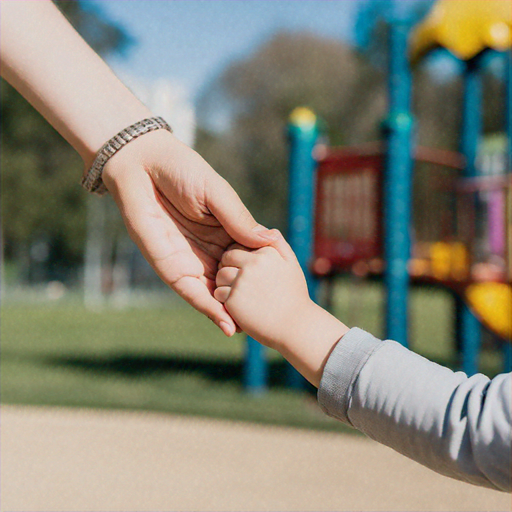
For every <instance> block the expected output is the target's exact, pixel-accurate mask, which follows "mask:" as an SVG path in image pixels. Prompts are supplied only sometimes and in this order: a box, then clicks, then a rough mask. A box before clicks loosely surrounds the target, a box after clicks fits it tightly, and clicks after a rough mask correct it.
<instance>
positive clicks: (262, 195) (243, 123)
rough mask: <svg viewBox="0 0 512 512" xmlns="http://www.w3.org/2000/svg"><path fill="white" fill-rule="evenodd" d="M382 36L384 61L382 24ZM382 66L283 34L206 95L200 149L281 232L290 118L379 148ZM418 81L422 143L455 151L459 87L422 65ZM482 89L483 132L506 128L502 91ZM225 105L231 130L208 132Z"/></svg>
mask: <svg viewBox="0 0 512 512" xmlns="http://www.w3.org/2000/svg"><path fill="white" fill-rule="evenodd" d="M376 37H378V38H379V39H380V43H379V47H380V51H381V52H382V53H383V55H385V53H386V46H387V43H386V41H387V27H386V26H385V24H383V25H382V26H381V27H380V29H379V30H378V31H377V36H376ZM380 62H381V60H379V59H377V62H374V61H371V60H370V59H369V58H368V57H367V54H366V53H358V51H357V50H356V49H355V48H353V47H351V46H349V45H347V44H344V43H342V42H340V41H339V40H332V39H325V38H322V37H319V36H314V35H311V34H308V33H289V32H284V33H280V34H277V35H276V36H274V37H273V38H272V39H271V40H270V41H268V42H267V43H265V44H263V45H262V46H261V47H260V48H259V49H257V50H256V51H255V52H254V54H252V55H250V56H249V57H247V58H246V59H244V60H240V61H238V62H235V63H234V64H232V65H231V66H229V67H228V68H227V69H226V70H224V71H223V72H222V73H221V75H220V76H219V77H218V78H217V80H215V81H214V82H213V83H212V84H211V85H210V86H209V88H208V89H207V90H206V91H205V93H204V95H203V98H202V102H201V108H200V111H201V112H202V113H203V122H202V126H203V129H202V130H200V131H199V133H198V136H197V149H198V151H199V153H201V154H202V155H203V156H204V157H205V158H206V159H207V160H208V161H209V162H210V164H211V165H212V166H213V167H214V168H215V169H216V170H217V171H218V172H220V173H221V174H223V175H224V176H225V177H226V178H227V179H228V180H229V181H230V182H231V183H232V184H233V186H234V187H235V188H236V189H237V190H238V191H239V192H240V194H241V196H242V198H243V199H244V200H245V202H246V204H247V205H248V207H249V208H250V210H251V211H252V212H253V214H254V215H255V216H256V218H257V219H258V220H259V221H260V222H262V223H264V224H266V225H268V226H277V227H279V228H281V229H283V228H285V227H286V200H287V185H288V183H287V140H286V125H287V121H288V118H289V115H290V113H291V112H292V110H293V109H294V108H295V107H297V106H308V107H310V108H311V109H312V110H313V111H314V112H315V113H316V114H317V115H318V116H319V118H320V119H321V124H322V126H323V128H324V131H325V133H326V135H327V137H328V139H329V141H330V144H331V145H353V144H361V143H365V142H368V141H374V140H379V139H381V138H382V133H381V127H382V121H383V120H384V119H385V117H386V115H387V111H386V109H387V84H386V69H385V66H383V65H382V64H381V63H380ZM413 75H414V76H413V82H414V86H413V113H414V116H415V131H416V142H417V143H419V144H422V145H426V146H432V147H437V148H442V149H451V150H454V151H456V150H458V149H459V137H460V128H461V118H462V114H461V112H462V110H461V109H462V86H461V80H460V78H459V79H457V78H453V79H451V80H445V81H440V80H437V79H436V77H435V76H433V75H432V73H431V72H429V71H428V70H427V69H426V68H425V66H420V67H418V68H416V69H414V70H413ZM484 85H485V87H484V91H485V94H484V106H485V108H484V111H483V130H484V132H489V131H496V130H500V129H503V128H502V127H503V119H502V117H503V116H502V115H501V112H500V109H501V105H503V84H502V82H500V80H498V79H497V78H496V77H493V76H492V75H491V74H487V75H485V77H484ZM219 106H220V107H221V110H222V109H223V110H224V111H225V112H228V113H229V117H230V119H231V122H230V124H229V126H228V127H227V128H226V129H225V130H224V131H221V132H220V133H216V132H214V131H212V130H211V129H207V128H205V127H208V126H210V125H211V124H212V123H211V122H210V123H209V122H208V117H214V116H215V115H218V111H219ZM420 179H421V178H420ZM419 188H420V189H421V184H420V186H419Z"/></svg>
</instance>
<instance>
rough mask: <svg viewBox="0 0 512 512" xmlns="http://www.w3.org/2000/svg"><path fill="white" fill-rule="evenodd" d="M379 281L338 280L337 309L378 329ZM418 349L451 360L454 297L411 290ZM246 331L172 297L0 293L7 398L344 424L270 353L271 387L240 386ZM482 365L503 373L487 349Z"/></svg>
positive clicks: (497, 357)
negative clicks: (217, 322) (226, 326)
mask: <svg viewBox="0 0 512 512" xmlns="http://www.w3.org/2000/svg"><path fill="white" fill-rule="evenodd" d="M381 305H382V289H381V287H380V285H379V284H377V283H365V282H355V281H354V282H351V281H347V280H344V281H341V282H340V283H338V284H337V285H336V286H335V293H334V301H333V309H334V312H335V313H336V314H337V315H338V316H339V317H340V318H343V319H344V321H345V322H346V323H347V324H349V325H357V326H360V327H363V328H366V329H368V330H369V331H371V332H373V333H374V334H376V335H377V336H379V335H381V334H382V331H381V316H382V315H381ZM411 310H412V311H411V312H412V339H413V341H414V349H415V350H417V351H418V352H420V353H422V354H424V355H426V356H427V357H429V358H431V359H434V360H436V361H439V362H441V363H443V364H448V365H450V366H452V367H454V366H456V364H457V361H456V357H455V351H454V349H453V344H452V342H451V340H452V334H451V322H452V320H451V302H450V299H449V297H448V296H447V295H445V294H444V293H442V292H439V291H429V290H424V289H423V290H416V291H414V292H413V295H412V301H411ZM243 354H244V338H243V336H241V335H240V336H236V337H235V338H234V339H227V338H225V337H224V336H223V335H222V334H221V333H220V331H218V330H217V328H216V327H215V326H214V325H213V324H211V323H210V321H209V320H207V319H205V318H203V317H202V316H201V315H199V314H198V313H196V312H195V311H193V310H192V309H191V308H189V307H188V306H186V305H184V304H183V303H181V302H177V301H171V300H169V301H167V302H160V303H156V304H152V305H147V306H146V307H137V308H135V307H133V308H126V309H114V308H107V309H104V310H103V311H101V312H91V311H87V310H85V309H84V308H83V307H82V306H81V305H80V303H79V302H78V301H73V300H67V299H66V297H65V298H64V299H61V300H60V301H55V302H31V303H20V302H15V301H9V298H8V297H7V300H4V301H3V306H2V310H1V399H2V402H3V403H16V404H38V405H40V404H44V405H62V406H81V407H107V408H128V409H145V410H158V411H168V412H172V413H178V414H191V415H202V416H210V417H219V418H229V419H235V420H244V421H255V422H262V423H272V424H283V425H290V426H297V427H308V428H318V429H330V430H346V429H344V427H342V426H341V425H339V424H338V423H337V422H336V421H334V420H331V419H329V418H327V417H325V416H324V415H323V413H322V412H321V411H320V410H319V408H318V406H317V405H316V398H315V394H314V393H313V390H311V389H309V390H306V391H304V392H293V391H290V390H287V389H286V387H285V386H284V374H285V366H284V364H283V361H282V359H280V358H279V357H278V356H277V354H275V353H269V359H270V376H271V383H270V392H269V393H267V394H265V395H264V396H259V397H250V396H248V395H247V394H246V393H245V392H244V390H243V386H242V367H243ZM482 369H483V371H484V372H486V373H488V374H490V375H493V374H495V373H497V372H499V371H500V355H499V353H498V352H497V351H496V350H487V351H486V352H485V353H484V355H483V357H482Z"/></svg>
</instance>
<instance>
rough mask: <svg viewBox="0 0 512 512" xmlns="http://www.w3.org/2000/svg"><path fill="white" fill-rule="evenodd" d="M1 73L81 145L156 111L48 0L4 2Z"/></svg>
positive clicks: (88, 147)
mask: <svg viewBox="0 0 512 512" xmlns="http://www.w3.org/2000/svg"><path fill="white" fill-rule="evenodd" d="M0 5H1V7H0V8H1V13H0V15H1V16H0V20H1V32H0V34H1V46H0V49H1V73H2V77H4V78H5V79H6V80H7V81H8V82H9V83H10V84H11V85H13V86H14V87H15V88H16V89H17V90H18V91H19V92H20V93H21V94H22V95H23V96H24V97H25V98H26V99H27V100H28V101H29V102H30V103H32V105H33V106H34V107H35V108H36V109H37V110H38V111H39V112H40V113H41V114H42V115H43V116H44V117H45V118H46V119H47V120H48V121H49V122H50V123H51V124H52V125H53V126H54V128H55V129H56V130H57V131H59V133H60V134H61V135H62V136H63V137H64V138H65V139H66V140H67V141H68V142H69V143H70V144H71V145H72V146H73V147H74V148H75V149H76V150H77V152H78V153H79V154H80V156H81V157H82V159H83V160H84V163H85V165H86V166H88V165H90V164H91V162H92V160H93V159H94V154H95V153H96V151H97V150H98V149H99V148H100V147H101V146H102V144H103V143H104V142H105V141H106V140H107V139H109V138H110V137H111V136H113V135H115V134H116V133H117V132H119V131H120V130H122V129H123V128H125V127H126V126H128V125H130V124H132V123H134V122H136V121H139V120H140V119H142V118H144V117H148V116H150V115H151V112H150V111H149V110H148V109H147V107H145V106H144V105H143V104H142V103H141V102H140V101H139V100H138V99H137V98H136V97H135V96H134V95H133V94H132V93H131V92H130V91H129V90H128V89H127V88H126V87H125V86H124V85H123V84H122V82H121V81H120V80H119V79H118V78H117V77H116V76H115V75H114V74H113V73H112V71H111V70H110V69H109V67H108V66H107V65H106V64H105V63H104V62H103V61H102V59H101V58H100V57H99V56H98V55H97V54H96V53H95V52H94V51H93V50H92V49H91V48H90V47H89V46H88V45H87V43H86V42H85V41H84V40H83V39H82V38H81V37H80V35H79V34H78V33H77V32H76V31H75V30H74V28H73V27H72V26H71V25H70V24H69V23H68V22H67V20H66V19H65V18H64V16H63V15H62V14H61V13H60V12H59V10H58V9H57V8H56V7H55V5H53V3H52V2H50V1H46V0H37V1H28V0H23V1H14V0H10V1H5V0H3V1H2V2H1V4H0Z"/></svg>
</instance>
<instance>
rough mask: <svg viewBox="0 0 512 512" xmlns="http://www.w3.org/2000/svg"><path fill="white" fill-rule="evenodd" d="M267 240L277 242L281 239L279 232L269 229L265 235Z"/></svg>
mask: <svg viewBox="0 0 512 512" xmlns="http://www.w3.org/2000/svg"><path fill="white" fill-rule="evenodd" d="M267 238H268V239H269V240H274V241H276V240H279V239H280V238H281V232H280V231H279V230H278V229H271V230H270V231H269V232H268V233H267Z"/></svg>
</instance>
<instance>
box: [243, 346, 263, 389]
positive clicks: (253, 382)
mask: <svg viewBox="0 0 512 512" xmlns="http://www.w3.org/2000/svg"><path fill="white" fill-rule="evenodd" d="M267 381H268V363H267V359H266V348H265V347H264V346H263V345H261V344H259V343H258V342H257V341H256V340H255V339H253V338H251V337H250V336H247V343H246V354H245V364H244V386H245V389H246V390H247V391H248V392H249V393H250V394H252V395H261V394H263V393H265V392H266V390H267Z"/></svg>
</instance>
